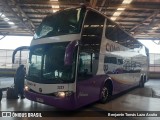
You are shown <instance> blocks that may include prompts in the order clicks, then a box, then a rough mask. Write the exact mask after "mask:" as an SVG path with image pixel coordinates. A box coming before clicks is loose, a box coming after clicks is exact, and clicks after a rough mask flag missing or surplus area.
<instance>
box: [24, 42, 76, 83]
mask: <svg viewBox="0 0 160 120" xmlns="http://www.w3.org/2000/svg"><path fill="white" fill-rule="evenodd" d="M68 43H69V42H61V43H53V44H45V45H38V46H34V47H32V48H31V52H30V66H29V71H28V76H27V77H28V79H29V80H31V81H33V82H39V83H55V84H56V83H68V82H73V80H74V79H73V77H74V73H73V72H74V65H65V64H64V57H65V49H66V47H67V45H68Z"/></svg>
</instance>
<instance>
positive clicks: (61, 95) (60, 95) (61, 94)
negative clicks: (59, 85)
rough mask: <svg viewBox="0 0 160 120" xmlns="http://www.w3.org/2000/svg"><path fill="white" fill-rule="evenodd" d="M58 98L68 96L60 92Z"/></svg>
mask: <svg viewBox="0 0 160 120" xmlns="http://www.w3.org/2000/svg"><path fill="white" fill-rule="evenodd" d="M58 96H59V97H62V98H63V97H65V96H66V94H65V92H58Z"/></svg>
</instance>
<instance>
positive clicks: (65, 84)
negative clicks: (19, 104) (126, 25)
mask: <svg viewBox="0 0 160 120" xmlns="http://www.w3.org/2000/svg"><path fill="white" fill-rule="evenodd" d="M107 56H114V57H116V56H117V57H116V59H119V58H120V59H121V60H119V61H121V63H120V64H121V65H116V66H115V67H116V68H115V69H116V70H118V69H121V70H122V72H112V73H107V72H106V71H105V70H104V66H105V65H106V64H107V62H105V61H107V59H108V58H107ZM125 61H128V63H133V62H134V63H138V64H140V65H141V67H140V69H139V70H137V71H136V72H135V70H125V69H124V68H125V65H124V64H125ZM148 61H149V60H148V49H147V48H145V47H144V46H143V45H142V44H141V43H139V42H138V41H137V40H135V39H134V38H133V37H131V36H130V35H129V34H127V33H126V32H125V31H123V30H122V29H121V28H120V27H119V26H118V25H117V24H116V23H114V22H112V21H111V20H110V19H109V18H107V17H106V16H104V15H103V14H101V13H99V12H98V11H96V10H94V9H92V8H86V7H84V6H82V7H79V8H71V9H66V10H63V11H59V12H57V13H54V14H52V15H50V16H47V17H46V18H44V20H43V21H42V23H41V24H40V26H39V27H38V29H37V31H36V33H35V35H34V37H33V40H32V42H31V45H30V53H29V63H30V64H29V70H28V74H27V77H26V86H25V97H26V98H28V99H30V100H32V101H37V102H40V103H43V104H48V105H52V106H55V107H57V108H62V109H72V110H73V109H77V108H79V107H82V106H84V105H87V104H90V103H93V102H95V101H101V102H102V103H105V102H106V101H108V100H109V98H110V97H111V96H112V95H114V94H117V93H120V92H121V91H124V90H127V89H129V88H131V87H134V86H137V85H139V86H140V87H143V86H144V81H146V79H147V75H148V74H147V73H148V72H147V71H148ZM117 64H118V61H117ZM113 69H114V68H113Z"/></svg>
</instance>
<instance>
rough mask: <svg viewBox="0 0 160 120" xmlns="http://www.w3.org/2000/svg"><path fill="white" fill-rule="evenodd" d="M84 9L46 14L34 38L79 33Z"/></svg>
mask: <svg viewBox="0 0 160 120" xmlns="http://www.w3.org/2000/svg"><path fill="white" fill-rule="evenodd" d="M84 14H85V9H82V8H78V9H68V10H64V11H61V12H57V13H55V14H53V15H51V16H47V17H46V18H45V19H44V20H43V21H42V23H41V24H40V26H39V27H38V29H37V30H36V33H35V35H34V39H38V38H43V37H51V36H57V35H65V34H74V33H80V30H81V26H82V21H83V18H84Z"/></svg>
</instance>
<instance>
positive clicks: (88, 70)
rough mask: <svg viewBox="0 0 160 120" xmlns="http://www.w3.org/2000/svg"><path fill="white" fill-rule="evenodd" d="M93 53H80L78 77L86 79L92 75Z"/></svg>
mask: <svg viewBox="0 0 160 120" xmlns="http://www.w3.org/2000/svg"><path fill="white" fill-rule="evenodd" d="M92 59H93V57H92V53H87V52H81V53H80V54H79V64H78V77H79V78H80V79H85V78H88V77H91V76H92Z"/></svg>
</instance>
